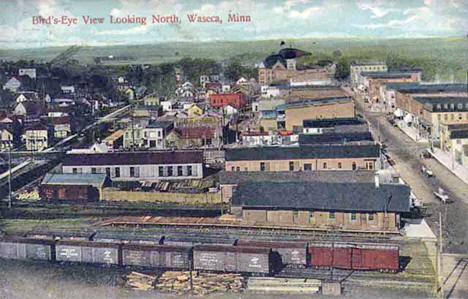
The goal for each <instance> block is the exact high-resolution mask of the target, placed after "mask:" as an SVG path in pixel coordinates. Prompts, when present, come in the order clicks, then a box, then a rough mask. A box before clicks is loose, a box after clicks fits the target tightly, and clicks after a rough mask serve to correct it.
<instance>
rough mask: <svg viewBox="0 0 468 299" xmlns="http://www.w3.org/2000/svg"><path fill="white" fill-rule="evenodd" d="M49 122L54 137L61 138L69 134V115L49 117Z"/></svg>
mask: <svg viewBox="0 0 468 299" xmlns="http://www.w3.org/2000/svg"><path fill="white" fill-rule="evenodd" d="M49 124H51V126H52V127H53V130H54V137H55V138H57V139H63V138H66V137H68V136H70V135H71V132H72V130H71V119H70V116H62V117H50V118H49Z"/></svg>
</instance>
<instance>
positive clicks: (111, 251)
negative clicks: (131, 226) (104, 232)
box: [55, 241, 121, 265]
mask: <svg viewBox="0 0 468 299" xmlns="http://www.w3.org/2000/svg"><path fill="white" fill-rule="evenodd" d="M55 250H56V259H57V261H63V262H81V263H93V264H115V265H119V264H120V260H121V257H120V245H119V244H115V243H104V242H92V241H59V242H57V244H56V245H55Z"/></svg>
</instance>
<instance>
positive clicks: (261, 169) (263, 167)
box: [260, 162, 266, 171]
mask: <svg viewBox="0 0 468 299" xmlns="http://www.w3.org/2000/svg"><path fill="white" fill-rule="evenodd" d="M265 170H266V169H265V162H260V171H265Z"/></svg>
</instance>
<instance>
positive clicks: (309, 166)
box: [304, 163, 312, 171]
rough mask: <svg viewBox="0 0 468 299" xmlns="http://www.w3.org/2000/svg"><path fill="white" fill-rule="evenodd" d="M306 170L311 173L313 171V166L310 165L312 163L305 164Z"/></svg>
mask: <svg viewBox="0 0 468 299" xmlns="http://www.w3.org/2000/svg"><path fill="white" fill-rule="evenodd" d="M304 170H306V171H311V170H312V164H310V163H305V164H304Z"/></svg>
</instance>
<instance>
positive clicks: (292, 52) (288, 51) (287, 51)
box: [278, 48, 311, 59]
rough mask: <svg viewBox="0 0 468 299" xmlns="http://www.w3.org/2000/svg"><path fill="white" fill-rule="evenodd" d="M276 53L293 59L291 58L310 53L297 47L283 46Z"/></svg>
mask: <svg viewBox="0 0 468 299" xmlns="http://www.w3.org/2000/svg"><path fill="white" fill-rule="evenodd" d="M278 54H279V55H280V56H281V57H283V58H284V59H293V58H299V57H302V56H307V55H310V54H311V53H310V52H306V51H303V50H299V49H294V48H284V49H281V50H280V51H279V53H278Z"/></svg>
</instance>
